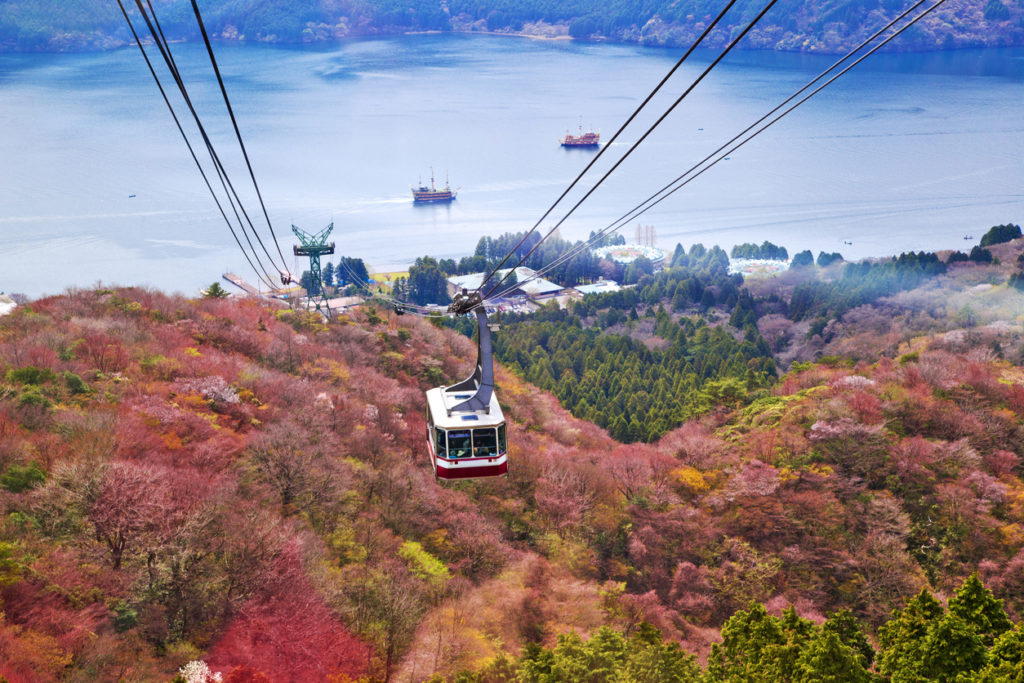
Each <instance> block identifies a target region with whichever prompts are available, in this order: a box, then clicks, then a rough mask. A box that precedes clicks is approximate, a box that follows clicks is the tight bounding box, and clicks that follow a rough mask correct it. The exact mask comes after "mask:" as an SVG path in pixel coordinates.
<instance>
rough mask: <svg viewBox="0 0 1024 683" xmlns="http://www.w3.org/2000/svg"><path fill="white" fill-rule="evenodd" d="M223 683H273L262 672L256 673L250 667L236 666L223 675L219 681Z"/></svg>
mask: <svg viewBox="0 0 1024 683" xmlns="http://www.w3.org/2000/svg"><path fill="white" fill-rule="evenodd" d="M221 680H222V681H223V683H273V681H272V680H271V679H270V678H269V677H268V676H267V675H266V674H264V673H263V672H262V671H257V670H256V669H253V668H252V667H250V666H244V665H243V666H236V667H235V668H234V669H232V670H231V671H229V672H227V673H226V674H224V676H223V678H222V679H221Z"/></svg>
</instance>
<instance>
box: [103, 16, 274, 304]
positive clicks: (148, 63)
mask: <svg viewBox="0 0 1024 683" xmlns="http://www.w3.org/2000/svg"><path fill="white" fill-rule="evenodd" d="M117 4H118V6H119V7H120V8H121V14H122V15H124V18H125V21H126V22H127V23H128V28H129V29H130V30H131V33H132V37H133V38H134V39H135V44H136V45H138V46H139V51H140V52H142V58H143V59H144V60H145V61H146V66H147V67H148V68H149V73H150V75H152V76H153V80H154V82H155V83H156V87H157V88H158V89H159V90H160V96H161V97H162V98H163V100H164V104H166V105H167V109H168V110H169V111H170V112H171V117H172V118H173V119H174V125H175V126H177V128H178V132H179V133H181V137H182V139H183V140H184V141H185V146H186V147H188V151H189V154H190V155H191V156H192V161H194V162H195V164H196V168H198V169H199V174H200V175H201V176H202V177H203V182H204V183H205V184H206V189H207V190H209V192H210V196H211V197H213V201H214V204H216V205H217V210H218V211H219V212H220V215H221V217H222V218H223V219H224V222H225V223H226V224H227V226H228V230H230V231H231V236H232V237H233V238H234V239H235V242H236V243H237V244H238V248H239V249H240V250H241V251H242V255H243V256H244V257H245V260H246V261H248V263H249V265H250V266H251V267H252V269H253V272H254V273H255V274H256V277H257V278H258V279H259V280H260V281H261V282H262V283H263V284H265V285H266V286H267V287H269V288H271V289H274V285H273V284H271V283H270V282H269V281H268V280H266V279H264V277H263V275H261V274H260V268H257V267H256V264H255V263H253V260H252V258H250V256H249V253H248V252H247V251H246V250H245V247H244V246H243V245H242V242H241V240H240V239H239V238H238V233H236V232H235V228H234V226H233V225H232V224H231V220H230V219H229V218H228V215H227V213H226V212H225V211H224V207H223V206H222V205H221V203H220V199H219V198H218V197H217V193H216V192H215V191H214V189H213V186H212V185H211V184H210V179H209V178H208V177H207V175H206V171H205V170H204V169H203V165H202V164H201V163H200V162H199V157H197V156H196V153H195V150H194V149H193V147H192V143H191V142H189V139H188V135H186V133H185V129H184V128H183V127H182V125H181V121H180V120H179V119H178V115H177V113H175V111H174V107H173V106H172V105H171V101H170V99H169V98H168V97H167V92H166V91H165V90H164V87H163V84H161V83H160V77H159V76H158V75H157V73H156V69H154V68H153V63H152V62H151V61H150V59H149V55H148V54H146V49H145V48H144V47H143V45H142V40H141V39H140V38H139V34H138V33H137V32H136V30H135V25H134V24H133V23H132V20H131V18H130V17H129V16H128V12H127V10H125V7H124V4H123V2H122V0H117ZM222 182H223V181H222ZM229 199H230V197H229ZM247 237H248V236H247ZM251 246H252V245H251V243H250V247H251ZM253 256H256V254H255V252H254V253H253ZM256 261H257V263H259V258H258V257H256ZM262 265H263V264H262V263H260V266H261V267H262ZM263 271H264V273H266V268H263ZM267 277H268V278H269V274H267Z"/></svg>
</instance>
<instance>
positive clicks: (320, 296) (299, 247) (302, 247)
mask: <svg viewBox="0 0 1024 683" xmlns="http://www.w3.org/2000/svg"><path fill="white" fill-rule="evenodd" d="M331 230H334V223H333V222H332V223H331V224H330V225H328V226H327V227H326V228H324V229H323V230H321V231H320V232H318V233H316V234H311V233H308V232H306V231H305V230H302V229H300V228H298V227H296V226H294V225H292V232H294V233H295V236H296V237H298V238H299V242H300V243H301V244H296V245H294V246H293V247H292V251H293V252H295V255H296V256H308V257H309V276H310V277H309V281H310V289H311V290H312V289H316V290H317V294H314V293H313V292H312V291H309V292H307V293H306V294H307V296H306V308H307V309H308V308H310V306H315V307H316V310H318V311H320V313H321V314H322V315H323V316H324V317H326V318H328V319H330V317H331V306H330V304H328V303H327V291H326V290H325V289H324V278H323V274H322V273H321V271H320V256H321V254H333V253H334V242H328V241H327V237H328V235H330V234H331Z"/></svg>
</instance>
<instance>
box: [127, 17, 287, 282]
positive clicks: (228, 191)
mask: <svg viewBox="0 0 1024 683" xmlns="http://www.w3.org/2000/svg"><path fill="white" fill-rule="evenodd" d="M136 6H137V7H138V9H139V12H140V13H141V14H142V17H143V19H144V20H145V22H146V26H147V27H148V28H149V31H150V34H151V35H152V37H153V41H154V43H155V44H156V46H157V49H158V50H159V51H160V55H161V56H162V57H163V59H164V63H165V65H166V66H167V68H168V70H169V71H170V72H171V76H172V78H173V79H174V82H175V84H176V85H177V86H178V90H179V92H180V93H181V96H182V98H183V99H184V101H185V104H186V106H187V107H188V109H189V112H190V113H191V114H192V118H193V120H194V122H195V124H196V127H197V128H198V129H199V133H200V135H201V137H202V138H203V142H204V144H205V145H206V151H207V153H208V154H209V155H210V159H211V161H212V163H213V166H214V170H215V171H216V172H217V176H218V179H219V180H220V183H221V189H222V190H223V191H224V194H225V195H226V197H227V201H228V204H229V206H231V209H232V212H233V213H234V215H235V220H237V221H238V225H239V227H240V228H241V229H242V234H243V235H244V236H245V240H246V242H247V243H248V245H249V249H250V250H252V254H253V257H254V258H255V259H256V262H257V263H258V264H259V266H260V268H261V269H262V270H263V273H264V275H265V276H266V279H265V280H264V279H263V277H260V278H259V279H260V280H261V281H263V283H264V284H265V285H267V287H269V288H270V289H275V285H274V284H273V276H271V275H270V273H269V271H268V270H267V268H266V266H265V265H264V264H263V262H262V260H261V259H260V257H259V253H258V252H257V250H256V247H255V245H253V243H252V238H251V237H250V236H249V232H248V231H247V230H246V228H245V222H243V221H242V216H240V215H239V213H238V212H239V209H240V208H241V211H242V215H244V216H245V217H246V220H247V221H248V223H249V227H250V228H252V231H253V233H254V234H256V237H257V240H259V235H258V234H257V233H256V228H255V226H253V225H252V221H251V220H248V214H247V213H246V212H245V209H244V207H243V206H242V201H241V198H240V197H239V196H238V193H237V192H235V191H234V185H233V184H232V183H231V179H230V177H229V176H228V175H227V171H226V170H225V169H224V166H223V164H222V163H221V162H220V157H219V156H218V155H217V151H216V149H215V148H214V147H213V142H212V141H211V140H210V138H209V136H208V135H207V133H206V128H205V127H204V126H203V123H202V120H201V119H200V118H199V114H198V112H197V111H196V110H195V107H194V106H193V104H192V100H191V97H190V96H189V94H188V89H187V87H186V86H185V83H184V80H183V79H182V78H181V74H180V72H179V71H178V68H177V64H176V63H175V61H174V56H173V55H172V54H171V52H170V49H169V47H168V45H167V43H166V39H163V32H162V30H160V27H159V23H158V20H157V17H156V15H155V13H154V16H153V20H155V21H157V25H156V27H155V28H154V23H153V21H151V20H150V18H149V15H148V14H147V13H146V11H145V9H144V8H143V7H142V5H141V3H140V2H139V0H136ZM139 47H140V49H142V45H141V43H140V44H139ZM143 52H145V50H144V49H143ZM154 78H156V80H157V83H158V85H159V78H158V77H156V76H155V73H154ZM168 107H171V105H170V103H169V102H168ZM172 114H173V108H172ZM182 134H183V135H184V133H182ZM197 163H198V162H197ZM211 191H212V190H211ZM232 194H234V197H232ZM236 204H237V205H236ZM263 251H264V253H265V254H266V255H267V258H269V259H270V261H271V264H272V265H273V258H272V257H271V256H270V254H269V252H267V250H266V247H264V249H263ZM275 268H276V266H275ZM257 275H258V273H257Z"/></svg>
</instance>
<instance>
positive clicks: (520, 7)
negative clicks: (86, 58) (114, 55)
mask: <svg viewBox="0 0 1024 683" xmlns="http://www.w3.org/2000/svg"><path fill="white" fill-rule="evenodd" d="M127 4H128V5H129V6H130V5H131V4H132V3H127ZM153 4H154V6H155V7H156V8H157V10H158V12H159V15H160V18H161V22H162V24H163V26H164V29H165V30H166V31H167V33H168V36H169V37H170V38H171V39H179V38H184V39H190V40H192V39H198V37H199V34H198V30H197V29H196V28H195V21H194V19H193V17H192V12H191V7H190V6H189V3H188V2H186V1H185V0H155V1H154V3H153ZM905 6H906V5H905V4H904V3H899V2H895V3H894V2H892V0H863V1H857V2H839V1H838V0H794V1H793V2H788V3H780V4H779V5H778V6H777V7H776V8H774V9H773V11H772V12H770V13H769V14H768V15H767V16H766V17H765V20H764V21H763V22H762V24H760V25H759V26H758V27H757V28H756V29H755V30H754V31H752V32H751V33H750V35H749V36H748V37H747V38H746V39H745V40H744V43H743V44H742V46H741V47H743V48H758V49H777V50H792V51H800V52H804V51H816V52H840V51H844V50H846V49H848V48H850V47H852V46H854V45H856V44H857V43H858V42H860V41H861V40H862V39H863V38H865V37H867V36H868V35H869V34H870V33H871V32H872V31H873V30H875V29H877V28H878V27H880V26H881V25H883V24H884V23H885V21H886V19H887V18H892V17H893V16H894V15H895V14H896V13H897V12H898V11H900V10H901V9H903V8H904V7H905ZM721 7H722V5H720V4H715V3H712V2H708V0H684V1H683V2H668V1H666V0H657V1H655V2H645V3H636V2H624V1H621V0H620V1H616V2H611V3H608V2H596V1H595V0H571V1H568V2H545V1H544V0H532V1H528V2H527V1H523V0H488V1H487V2H483V3H470V2H465V0H449V1H446V2H440V1H438V0H411V1H409V2H395V1H394V0H365V1H357V0H314V1H313V2H303V3H297V4H296V3H290V2H286V1H285V0H209V1H208V2H204V3H201V9H202V11H203V13H204V17H205V19H206V21H207V23H208V26H209V28H210V30H211V31H212V32H213V33H214V34H215V36H216V37H219V38H220V39H222V40H248V41H261V42H272V43H317V42H324V41H331V40H337V39H339V38H345V37H349V36H370V35H388V34H396V33H405V32H409V31H462V32H471V31H490V32H501V33H520V34H524V35H536V36H545V37H558V36H561V37H569V36H571V37H573V38H577V39H583V40H613V41H622V42H631V43H641V44H644V45H669V46H689V45H690V44H691V43H692V42H693V41H694V40H695V39H696V37H697V36H698V35H700V33H701V31H702V30H703V29H704V28H705V26H706V25H707V22H709V21H710V20H711V19H712V17H714V16H715V15H716V14H717V13H718V12H719V10H720V9H721ZM759 7H760V5H759V4H757V3H754V2H752V1H751V0H740V2H738V3H737V5H736V7H735V8H734V9H733V11H732V13H731V14H730V18H727V19H726V20H725V22H724V24H723V30H721V31H719V32H716V33H712V34H711V36H710V37H709V40H708V43H707V45H708V46H709V47H720V46H722V45H724V44H725V43H726V42H727V41H728V39H729V37H730V36H732V35H734V34H735V33H736V32H737V31H738V28H739V27H740V26H742V25H743V24H744V22H746V21H749V20H750V19H751V18H752V17H753V16H754V15H755V14H756V13H757V11H758V9H759ZM1022 17H1024V14H1022V11H1021V4H1020V0H949V1H948V2H947V3H946V4H945V5H944V6H942V7H940V8H939V9H938V10H936V11H935V13H934V16H929V17H927V18H926V19H924V20H923V21H922V22H921V23H920V24H919V25H917V26H915V27H914V28H912V29H910V30H909V31H908V32H907V33H906V34H905V35H903V36H901V37H900V39H899V40H898V41H895V42H894V43H893V45H892V47H891V48H886V49H894V50H937V49H948V48H961V47H982V46H1008V45H1022V44H1024V23H1022V22H1024V18H1022ZM129 38H130V34H129V32H128V30H127V28H126V27H125V25H124V20H123V18H122V17H121V15H120V11H119V10H118V8H117V5H116V4H115V3H111V2H107V1H106V0H77V1H76V2H65V1H64V0H6V1H5V2H3V3H0V50H8V51H10V50H14V51H75V50H83V49H104V48H110V47H116V46H120V45H125V44H127V41H128V40H129Z"/></svg>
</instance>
